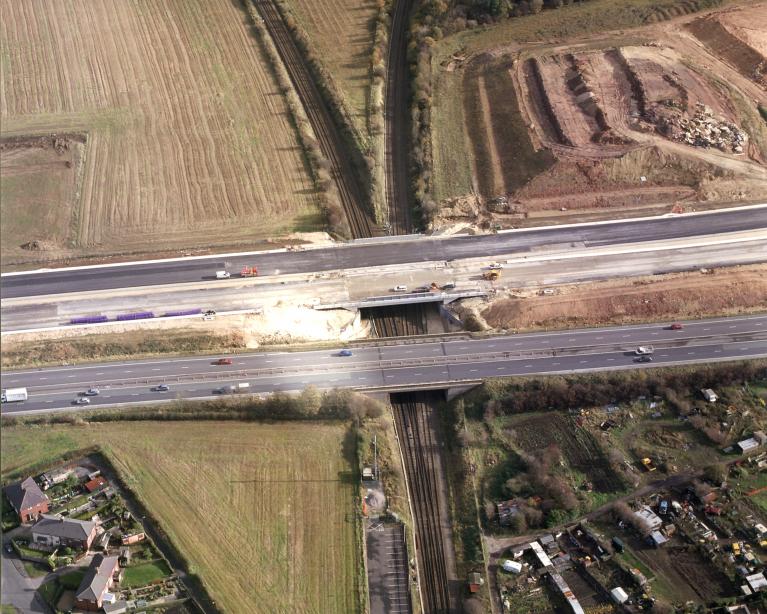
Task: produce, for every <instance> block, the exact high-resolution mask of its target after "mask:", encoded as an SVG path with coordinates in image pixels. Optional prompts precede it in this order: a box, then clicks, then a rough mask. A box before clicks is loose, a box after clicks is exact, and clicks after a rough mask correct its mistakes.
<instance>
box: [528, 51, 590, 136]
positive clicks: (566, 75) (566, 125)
mask: <svg viewBox="0 0 767 614" xmlns="http://www.w3.org/2000/svg"><path fill="white" fill-rule="evenodd" d="M533 62H536V63H537V65H538V71H539V74H540V76H541V82H542V85H543V92H544V95H545V96H546V98H547V104H548V105H550V106H551V108H552V109H554V111H555V114H556V118H557V121H558V122H559V125H560V127H561V129H562V134H563V136H564V139H565V141H564V144H565V145H573V146H575V147H577V146H579V145H587V144H589V143H591V137H592V136H594V134H596V133H597V132H599V127H598V126H597V123H596V121H595V120H594V118H593V117H590V116H589V115H587V114H586V113H584V112H583V109H581V107H580V106H579V105H578V102H577V101H576V96H575V94H574V93H573V92H572V91H571V90H570V88H569V87H568V81H569V80H570V79H571V78H573V76H574V75H573V74H572V73H573V72H574V71H573V70H572V67H571V66H570V64H569V62H567V61H566V60H565V59H564V58H563V57H562V56H549V57H542V58H538V59H535V60H533Z"/></svg>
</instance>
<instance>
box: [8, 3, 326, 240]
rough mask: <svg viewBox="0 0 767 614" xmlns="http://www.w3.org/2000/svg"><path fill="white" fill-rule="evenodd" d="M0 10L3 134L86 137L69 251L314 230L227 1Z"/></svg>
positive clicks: (300, 165)
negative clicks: (80, 134) (73, 247)
mask: <svg viewBox="0 0 767 614" xmlns="http://www.w3.org/2000/svg"><path fill="white" fill-rule="evenodd" d="M0 6H1V7H2V13H3V15H4V19H3V20H2V25H1V26H0V28H1V29H0V33H1V34H2V37H3V40H4V49H3V63H4V64H5V68H6V70H4V71H3V80H2V90H1V91H0V113H1V115H2V119H3V124H4V133H6V134H15V135H19V134H31V133H43V132H62V131H65V130H66V131H73V130H78V131H82V132H87V134H88V145H87V153H86V156H85V161H84V164H85V166H84V169H83V171H84V172H83V178H82V186H81V189H82V195H81V201H80V207H79V209H80V211H79V212H75V215H76V216H77V217H76V220H77V221H78V222H79V223H78V224H76V225H75V227H76V234H75V235H74V236H72V237H71V240H73V241H74V243H75V245H77V246H78V247H81V248H85V250H86V251H87V250H90V251H99V250H101V251H116V250H120V249H121V250H129V249H133V250H141V249H148V248H150V247H151V246H154V245H155V244H159V245H162V246H163V247H190V246H194V245H200V242H202V244H203V245H215V244H227V243H230V244H231V243H234V242H237V241H242V240H246V239H249V238H264V237H265V236H269V235H271V234H272V233H278V232H285V231H289V230H292V229H293V228H295V227H299V228H301V229H314V228H316V227H317V226H318V225H320V224H321V219H320V216H319V212H318V210H317V208H316V206H315V199H314V196H313V193H312V192H313V190H312V185H311V181H310V179H309V177H308V174H307V171H306V168H305V166H304V161H303V158H302V155H301V152H300V150H299V148H298V147H297V144H296V141H295V134H294V130H293V128H292V127H291V125H290V122H289V118H288V116H287V113H286V108H285V104H284V101H283V99H282V97H281V96H280V95H279V92H278V90H277V86H276V84H275V82H274V80H273V77H272V75H271V74H270V73H269V71H268V69H267V67H266V66H267V65H266V63H265V61H264V59H263V58H262V56H261V52H260V50H259V48H258V46H257V44H256V43H255V41H254V39H253V38H252V37H251V36H250V33H249V30H248V28H247V27H246V25H245V24H244V23H243V21H244V16H243V14H242V12H241V11H239V10H238V9H237V7H236V6H235V5H233V4H232V3H231V2H228V1H227V0H214V1H207V2H202V1H199V0H197V1H187V0H183V1H182V0H172V1H169V2H166V1H160V0H149V1H148V2H143V3H137V2H133V1H131V2H118V1H116V0H111V1H108V2H104V3H96V4H93V3H88V2H84V1H82V0H78V1H75V2H67V3H63V2H56V3H51V4H49V5H47V6H46V9H45V10H44V11H43V10H40V7H39V5H38V3H36V2H32V1H31V0H21V1H16V0H2V1H1V2H0ZM33 234H34V229H33V228H31V229H30V236H29V237H28V240H30V239H34V236H33Z"/></svg>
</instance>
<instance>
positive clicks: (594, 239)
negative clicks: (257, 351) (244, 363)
mask: <svg viewBox="0 0 767 614" xmlns="http://www.w3.org/2000/svg"><path fill="white" fill-rule="evenodd" d="M760 228H767V206H761V205H759V206H754V207H748V208H741V209H738V210H729V211H728V210H721V211H715V212H711V213H705V214H686V215H679V216H669V217H654V218H647V219H642V220H637V221H615V222H608V223H604V222H603V223H595V224H585V225H577V226H565V227H553V228H544V229H527V230H516V231H512V232H504V233H499V234H491V235H479V236H454V237H416V238H409V239H408V238H397V239H395V240H391V241H379V242H370V243H367V242H364V241H363V242H354V243H347V244H342V245H339V246H334V247H328V248H321V249H308V250H305V251H297V252H293V251H291V252H278V253H262V254H258V255H257V256H228V257H226V256H224V257H222V256H220V255H219V256H210V257H205V258H198V259H186V260H177V261H167V262H155V263H135V264H123V265H109V266H103V267H96V268H80V269H61V270H51V271H46V272H37V273H27V274H20V275H7V274H6V275H3V277H2V288H0V297H2V298H16V297H24V296H40V295H44V294H59V293H67V292H84V291H89V290H107V289H114V288H127V287H138V286H153V285H161V284H171V283H184V282H187V283H188V282H199V281H201V280H203V279H212V278H214V276H215V272H216V271H218V270H224V269H226V270H228V271H230V272H232V273H236V272H238V271H239V270H240V269H241V268H242V267H243V266H245V265H248V266H257V267H258V269H259V271H260V272H261V274H262V275H279V274H286V273H310V272H321V271H329V270H335V269H348V268H356V267H364V266H382V265H394V264H403V263H407V262H424V261H440V260H445V261H450V260H454V259H458V258H480V257H487V258H492V257H493V256H496V255H501V254H525V253H528V252H530V251H531V250H533V249H535V248H539V247H541V246H549V247H551V246H562V247H569V246H571V245H575V246H585V247H594V246H606V245H616V244H622V243H638V242H643V241H662V240H667V239H672V238H681V237H694V236H700V235H713V234H720V233H727V232H740V231H744V230H754V229H760Z"/></svg>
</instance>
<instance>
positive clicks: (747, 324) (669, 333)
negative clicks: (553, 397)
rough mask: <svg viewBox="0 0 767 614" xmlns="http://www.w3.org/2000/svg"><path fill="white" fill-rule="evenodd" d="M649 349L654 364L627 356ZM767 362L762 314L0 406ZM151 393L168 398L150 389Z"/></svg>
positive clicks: (452, 346)
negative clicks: (238, 388)
mask: <svg viewBox="0 0 767 614" xmlns="http://www.w3.org/2000/svg"><path fill="white" fill-rule="evenodd" d="M639 345H653V346H654V348H655V353H654V354H653V362H649V363H640V362H637V356H636V355H635V354H634V350H635V349H636V348H637V346H639ZM765 356H767V315H763V316H762V315H760V316H750V317H739V318H723V319H714V320H699V321H695V322H686V323H685V324H684V328H683V329H682V330H671V329H670V328H669V327H668V325H665V324H648V325H640V326H626V327H619V328H599V329H583V330H571V331H561V332H552V333H535V334H525V335H508V336H503V337H492V338H485V339H478V340H465V339H464V340H454V341H423V342H420V343H414V342H413V341H412V340H404V341H403V342H402V343H401V344H397V345H386V346H376V345H371V346H366V347H358V348H355V349H354V351H353V355H352V356H349V357H343V356H339V355H338V352H337V351H330V350H318V351H311V352H290V353H288V352H286V353H260V354H243V355H236V356H233V357H232V360H233V364H232V365H229V366H218V365H215V364H213V363H214V361H215V360H216V358H217V357H204V358H201V357H188V358H166V359H155V360H144V361H135V362H120V363H103V364H95V365H83V366H63V367H53V368H46V369H35V370H23V371H6V372H4V373H3V374H2V378H1V380H2V387H3V388H15V387H26V388H27V389H28V391H29V399H28V400H27V401H26V402H22V403H18V402H17V403H7V404H4V405H3V408H2V411H3V413H9V414H10V413H15V412H23V411H30V410H51V409H59V408H72V407H75V405H74V404H73V401H74V400H75V399H76V398H78V397H79V395H81V394H82V393H83V392H84V391H85V390H86V389H87V388H89V387H98V388H99V390H100V394H99V395H98V396H94V397H91V404H90V405H89V407H94V406H96V407H97V406H104V405H114V404H125V403H128V404H131V403H139V402H150V401H155V402H158V401H165V400H168V401H170V400H173V399H176V398H189V399H191V398H207V397H211V396H212V395H213V394H214V393H213V390H214V389H216V388H218V387H221V386H227V385H230V384H238V383H241V382H247V383H249V384H250V388H249V390H250V392H252V393H268V392H272V391H276V390H281V391H295V390H301V389H303V388H304V387H305V386H307V385H310V384H313V385H315V386H317V387H319V388H332V387H340V388H356V389H377V388H383V387H387V388H388V389H391V390H396V389H398V388H399V389H405V388H407V387H408V386H412V387H423V386H435V385H441V384H445V386H447V385H450V384H457V383H460V382H472V381H480V380H482V379H487V378H489V377H504V376H510V375H527V374H537V373H559V372H577V371H594V370H605V369H620V368H632V367H647V366H658V365H672V364H683V363H693V362H696V363H701V362H709V361H713V360H724V359H742V358H756V357H765ZM159 384H166V385H168V386H169V387H170V390H169V391H167V392H159V391H155V390H152V388H154V387H156V386H157V385H159Z"/></svg>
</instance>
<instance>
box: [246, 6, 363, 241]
mask: <svg viewBox="0 0 767 614" xmlns="http://www.w3.org/2000/svg"><path fill="white" fill-rule="evenodd" d="M254 4H255V6H256V8H257V9H258V12H259V14H260V15H261V16H262V17H263V19H264V23H265V24H266V27H267V30H268V31H269V35H270V36H271V37H272V39H273V40H274V43H275V46H276V47H277V50H278V51H279V54H280V57H281V58H282V61H283V63H284V64H285V68H286V69H287V71H288V74H289V75H290V79H291V81H292V82H293V85H294V87H295V88H296V91H297V92H298V95H299V97H300V98H301V101H302V102H303V105H304V108H305V109H306V114H307V116H308V117H309V121H310V122H311V124H312V128H313V129H314V132H315V134H316V135H317V138H318V140H319V144H320V149H321V151H322V154H323V155H324V156H325V158H326V159H327V160H328V161H329V162H330V166H331V169H330V171H331V175H332V177H333V180H334V181H335V182H336V185H337V186H338V191H339V193H340V196H341V202H342V205H343V208H344V212H345V213H346V217H347V219H348V220H349V226H350V227H351V231H352V235H353V236H354V237H355V238H361V237H370V236H372V235H373V231H374V226H375V225H374V222H373V220H372V217H371V216H370V213H369V212H368V208H367V206H366V204H365V198H364V197H363V194H364V193H365V192H364V190H363V189H362V188H361V186H360V185H359V183H358V181H357V179H356V176H357V174H356V172H355V169H354V167H353V165H352V163H351V157H350V156H349V155H348V154H347V153H346V151H345V149H346V145H345V143H344V139H343V137H342V135H341V133H340V131H339V130H338V128H337V126H336V125H335V123H334V121H333V118H332V115H331V113H330V110H329V109H328V107H327V104H326V103H325V100H324V99H323V97H322V94H321V93H320V91H319V89H318V87H317V85H316V84H315V83H314V80H313V79H312V76H311V73H310V71H309V68H308V66H307V65H306V62H305V61H304V58H303V57H302V56H301V52H300V51H299V50H298V47H297V46H296V44H295V42H294V41H293V39H292V38H291V35H290V32H289V31H288V28H287V26H286V24H285V22H284V21H283V19H282V15H281V14H280V12H279V11H278V9H277V7H276V6H275V4H274V2H273V1H272V0H254Z"/></svg>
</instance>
